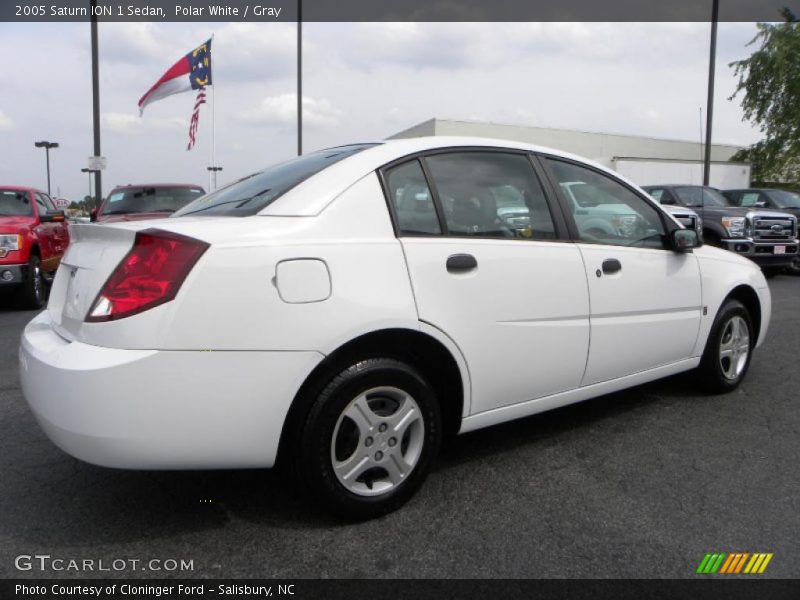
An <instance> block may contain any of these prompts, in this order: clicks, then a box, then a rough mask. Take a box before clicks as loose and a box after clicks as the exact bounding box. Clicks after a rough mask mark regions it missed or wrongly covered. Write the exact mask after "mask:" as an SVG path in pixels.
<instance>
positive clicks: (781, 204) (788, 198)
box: [769, 190, 800, 208]
mask: <svg viewBox="0 0 800 600" xmlns="http://www.w3.org/2000/svg"><path fill="white" fill-rule="evenodd" d="M769 196H770V198H772V200H773V201H774V202H775V206H777V207H778V208H800V194H798V193H797V192H787V191H785V190H773V191H771V192H769Z"/></svg>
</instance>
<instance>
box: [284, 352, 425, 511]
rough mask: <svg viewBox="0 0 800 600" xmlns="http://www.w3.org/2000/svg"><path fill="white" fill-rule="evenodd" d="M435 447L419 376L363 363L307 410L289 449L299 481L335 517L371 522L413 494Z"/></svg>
mask: <svg viewBox="0 0 800 600" xmlns="http://www.w3.org/2000/svg"><path fill="white" fill-rule="evenodd" d="M440 444H441V416H440V411H439V405H438V402H437V400H436V396H435V394H434V392H433V390H432V388H431V387H430V385H429V384H428V383H427V382H426V381H425V379H424V378H423V377H422V375H420V374H419V373H418V372H417V371H416V370H415V369H414V368H413V367H411V366H409V365H407V364H405V363H403V362H400V361H398V360H394V359H389V358H372V359H367V360H362V361H359V362H356V363H355V364H353V365H351V366H350V367H348V368H346V369H345V370H343V371H341V372H340V373H339V374H338V375H336V376H335V377H334V378H333V379H331V380H330V382H328V384H327V385H326V386H325V388H324V389H323V390H322V392H321V393H320V394H319V396H318V397H317V398H316V400H315V401H314V402H313V404H312V405H311V408H310V410H309V412H308V416H307V417H306V420H305V423H303V425H302V428H301V432H300V436H299V437H298V438H297V441H296V444H295V447H294V448H293V454H294V456H295V458H296V464H297V467H298V468H297V469H296V477H298V478H299V479H300V483H301V488H305V489H307V490H309V491H310V492H311V494H312V496H313V497H314V498H315V499H316V500H317V501H319V503H320V504H321V505H322V506H323V507H324V508H325V509H326V510H328V511H329V512H331V513H333V514H335V515H336V516H338V517H341V518H344V519H347V520H351V521H363V520H367V519H372V518H375V517H379V516H381V515H385V514H386V513H389V512H391V511H393V510H396V509H398V508H399V507H400V506H402V505H403V504H404V503H406V502H407V501H408V500H409V499H410V498H411V497H412V496H413V495H414V493H415V492H416V491H417V489H418V488H419V487H420V485H422V482H423V481H424V480H425V478H426V476H427V475H428V472H429V471H430V468H431V465H432V464H433V462H434V460H435V458H436V455H437V454H438V450H439V446H440Z"/></svg>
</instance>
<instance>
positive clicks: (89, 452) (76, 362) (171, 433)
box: [19, 312, 323, 469]
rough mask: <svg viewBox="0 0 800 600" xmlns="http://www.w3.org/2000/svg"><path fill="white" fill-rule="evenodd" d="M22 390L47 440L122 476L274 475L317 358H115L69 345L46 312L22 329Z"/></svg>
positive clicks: (185, 354)
mask: <svg viewBox="0 0 800 600" xmlns="http://www.w3.org/2000/svg"><path fill="white" fill-rule="evenodd" d="M19 358H20V379H21V382H22V390H23V393H24V395H25V398H26V400H27V401H28V404H29V405H30V407H31V409H32V411H33V413H34V415H35V417H36V419H37V420H38V422H39V424H40V425H41V427H42V428H43V429H44V431H45V433H46V434H47V435H48V437H49V438H50V439H51V440H52V441H53V443H55V444H56V445H57V446H58V447H60V448H61V449H62V450H64V451H65V452H67V453H68V454H71V455H72V456H74V457H76V458H79V459H81V460H84V461H86V462H89V463H93V464H97V465H102V466H108V467H117V468H126V469H216V468H248V467H271V466H272V465H273V464H274V462H275V457H276V455H277V450H278V442H279V439H280V434H281V429H282V427H283V422H284V419H285V417H286V414H287V412H288V410H289V406H290V404H291V402H292V400H293V398H294V394H295V391H296V390H297V389H298V388H299V387H300V385H301V384H302V382H303V380H304V379H305V378H306V377H307V376H308V374H309V373H310V372H311V370H312V369H313V368H314V367H315V366H316V365H317V364H318V363H319V361H320V360H322V358H323V357H322V355H321V354H319V353H316V352H229V351H157V350H119V349H112V348H101V347H98V346H90V345H87V344H82V343H80V342H69V341H67V340H65V339H63V338H62V337H60V336H59V335H58V334H56V333H55V332H54V331H53V329H52V327H51V321H50V318H49V316H48V315H47V313H46V312H44V313H41V314H40V315H39V316H37V317H36V318H35V319H33V321H31V322H30V323H29V324H28V326H27V327H26V328H25V331H24V333H23V335H22V342H21V345H20V351H19Z"/></svg>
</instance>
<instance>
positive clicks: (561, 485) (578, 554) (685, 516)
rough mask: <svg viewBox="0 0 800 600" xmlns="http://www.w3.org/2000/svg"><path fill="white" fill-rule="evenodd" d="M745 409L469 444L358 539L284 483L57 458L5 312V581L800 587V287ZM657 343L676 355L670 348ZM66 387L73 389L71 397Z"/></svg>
mask: <svg viewBox="0 0 800 600" xmlns="http://www.w3.org/2000/svg"><path fill="white" fill-rule="evenodd" d="M770 286H771V288H772V292H773V310H774V312H773V319H772V323H771V326H770V332H769V336H768V339H767V341H766V343H765V345H764V346H763V347H762V348H761V349H760V350H759V351H758V352H757V353H756V355H755V357H754V359H753V362H752V365H751V368H750V373H749V375H748V378H747V379H746V381H745V383H744V384H743V385H742V386H741V387H740V388H739V390H737V391H736V392H734V393H733V394H730V395H728V396H702V395H698V394H697V393H696V392H695V391H694V390H693V387H692V384H691V379H690V377H687V376H679V377H673V378H670V379H667V380H663V381H660V382H655V383H652V384H649V385H646V386H642V387H638V388H635V389H632V390H628V391H626V392H623V393H618V394H613V395H609V396H605V397H603V398H600V399H596V400H592V401H588V402H584V403H582V404H579V405H575V406H571V407H567V408H565V409H560V410H557V411H554V412H551V413H547V414H544V415H539V416H536V417H532V418H528V419H525V420H522V421H517V422H514V423H509V424H506V425H502V426H499V427H494V428H491V429H488V430H483V431H479V432H475V433H471V434H467V435H464V436H459V437H458V438H456V439H454V440H453V441H452V442H451V443H450V445H449V446H448V447H447V448H446V449H445V450H444V452H443V454H442V456H441V458H440V460H439V464H438V467H437V468H436V469H435V470H434V472H433V473H432V475H431V476H430V478H429V479H428V481H427V483H426V485H425V486H424V487H423V489H422V490H421V492H420V493H419V494H418V495H417V496H416V498H415V499H414V500H412V501H411V503H410V504H409V505H407V506H406V507H405V508H404V509H402V510H401V511H400V512H398V513H395V514H392V515H389V516H387V517H385V518H383V519H380V520H376V521H372V522H369V523H363V524H358V525H342V524H339V523H337V522H335V521H332V520H330V519H328V518H327V517H325V516H323V515H320V514H318V513H315V512H312V511H311V510H310V509H309V508H308V507H307V506H305V505H304V503H303V502H298V499H297V498H295V497H294V496H293V494H292V493H290V492H288V491H287V489H286V488H287V486H286V484H285V482H284V480H283V479H282V477H281V476H280V475H279V474H277V473H273V472H268V471H267V472H265V471H226V472H161V473H153V472H127V471H115V470H110V469H104V468H99V467H94V466H91V465H87V464H83V463H81V462H78V461H77V460H74V459H72V458H70V457H69V456H67V455H65V454H63V453H62V452H61V451H59V450H58V449H57V448H55V447H54V446H53V445H52V444H51V443H50V442H49V441H48V440H47V439H46V438H45V436H44V434H43V433H42V432H41V431H40V429H39V428H38V426H37V425H36V423H35V421H34V419H33V417H32V416H31V414H30V412H29V410H28V408H27V406H26V405H25V402H24V400H23V398H22V394H21V391H20V387H19V379H18V375H17V356H16V353H17V344H18V340H19V335H20V332H21V330H22V328H23V326H24V324H25V323H26V322H27V321H28V320H29V319H30V318H32V316H33V315H34V313H32V312H17V311H12V310H9V309H2V310H0V353H1V354H0V431H1V432H2V434H1V435H0V577H4V578H10V577H43V576H44V577H48V576H54V577H55V576H58V577H71V576H81V577H85V576H92V575H94V576H108V575H115V573H113V572H112V573H94V574H93V573H91V572H89V573H78V572H74V571H73V572H69V571H61V572H55V571H45V572H43V573H42V572H38V571H24V572H20V571H18V570H17V569H16V568H15V557H17V556H18V555H22V554H49V555H51V556H52V557H60V558H64V559H95V560H100V559H102V560H104V561H106V563H110V562H111V561H112V560H114V559H120V558H122V559H142V560H148V559H153V558H154V559H162V560H164V559H176V560H181V559H184V560H192V561H193V565H194V570H193V571H191V572H183V573H180V572H152V571H149V572H140V571H135V570H125V571H122V572H119V573H116V575H118V576H126V577H130V576H136V577H162V576H176V577H177V576H183V577H265V578H272V577H281V578H292V577H402V578H406V577H431V578H439V577H503V578H515V577H521V578H527V577H597V578H606V577H626V578H637V577H638V578H650V577H692V576H695V575H694V572H695V570H696V568H697V566H698V564H699V562H700V560H701V559H702V558H703V556H704V554H705V553H706V552H712V551H723V552H772V553H774V558H773V559H772V562H771V563H770V565H769V568H768V569H767V571H766V573H765V574H764V575H763V576H770V577H799V576H800V545H799V544H798V541H797V532H798V531H800V463H799V460H800V411H798V390H800V374H798V371H799V369H798V354H800V302H798V299H799V298H800V278H792V277H788V276H779V277H776V278H774V279H771V280H770ZM653 343H657V340H654V341H653ZM54 393H56V394H57V393H58V391H57V390H54Z"/></svg>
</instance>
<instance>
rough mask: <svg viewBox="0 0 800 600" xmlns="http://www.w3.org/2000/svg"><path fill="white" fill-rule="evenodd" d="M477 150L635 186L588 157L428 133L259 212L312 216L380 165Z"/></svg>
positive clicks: (334, 170)
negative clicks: (545, 161)
mask: <svg viewBox="0 0 800 600" xmlns="http://www.w3.org/2000/svg"><path fill="white" fill-rule="evenodd" d="M450 148H452V149H453V150H458V149H467V148H468V149H480V148H486V149H488V150H504V149H505V150H522V151H525V152H538V153H542V154H549V155H551V156H555V157H559V158H566V159H570V160H576V161H579V162H581V163H583V164H586V165H589V166H592V167H594V168H596V169H598V170H600V171H603V172H605V173H608V174H609V175H611V176H613V177H615V178H616V179H620V180H622V181H624V182H626V183H628V184H629V185H631V186H633V187H635V188H638V186H637V185H636V184H635V183H633V182H632V181H630V180H628V179H626V178H624V177H622V176H621V175H620V174H619V173H616V172H614V171H611V170H610V169H608V168H607V167H605V166H603V165H600V164H598V163H595V162H593V161H591V160H588V159H586V158H583V157H581V156H577V155H575V154H570V153H568V152H562V151H561V150H555V149H553V148H547V147H544V146H537V145H534V144H527V143H524V142H515V141H511V140H500V139H493V138H482V137H467V136H427V137H418V138H407V139H399V140H387V141H385V142H381V143H378V144H375V145H374V146H371V147H369V148H365V149H364V150H361V151H359V152H357V153H355V154H353V155H352V156H349V157H347V158H345V159H343V160H341V161H339V162H337V163H334V164H332V165H331V166H329V167H327V168H325V169H323V170H322V171H320V172H318V173H316V174H315V175H312V176H311V177H309V178H308V179H306V180H305V181H303V182H302V183H300V184H298V185H297V186H295V187H294V188H292V189H291V190H289V191H288V192H286V193H285V194H284V195H283V196H281V197H280V199H279V200H277V201H276V202H273V203H271V204H269V205H267V206H266V207H265V208H264V209H263V210H261V212H259V213H258V214H260V215H274V216H313V215H317V214H319V212H320V211H322V210H323V209H324V208H325V207H326V206H328V204H330V203H331V202H332V201H333V199H334V198H336V197H337V196H338V195H339V194H341V193H342V192H344V191H345V190H346V189H347V188H348V187H350V186H351V185H353V184H354V183H355V182H357V181H359V180H360V179H362V178H363V177H365V176H367V175H369V174H370V173H372V172H374V171H375V170H377V169H379V168H381V167H382V166H384V165H386V164H388V163H391V162H394V161H396V160H399V159H402V158H404V157H406V156H409V155H413V154H417V153H420V152H427V151H430V150H440V149H450Z"/></svg>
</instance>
